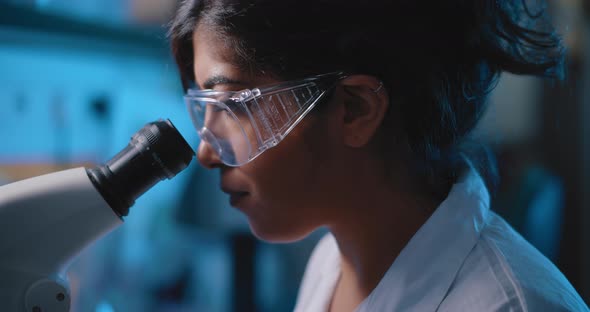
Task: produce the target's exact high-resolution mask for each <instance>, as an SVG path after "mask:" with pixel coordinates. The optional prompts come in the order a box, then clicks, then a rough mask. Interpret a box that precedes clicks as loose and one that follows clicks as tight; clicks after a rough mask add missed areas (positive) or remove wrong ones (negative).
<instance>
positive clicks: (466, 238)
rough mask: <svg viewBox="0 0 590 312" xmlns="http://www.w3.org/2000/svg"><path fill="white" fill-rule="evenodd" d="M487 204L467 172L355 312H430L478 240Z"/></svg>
mask: <svg viewBox="0 0 590 312" xmlns="http://www.w3.org/2000/svg"><path fill="white" fill-rule="evenodd" d="M489 202H490V196H489V193H488V191H487V189H486V187H485V185H484V183H483V181H482V179H481V177H480V176H479V174H478V173H477V172H476V171H475V170H474V169H473V168H471V170H469V171H468V172H467V174H466V175H464V176H463V177H462V178H461V179H460V180H459V182H458V183H456V184H455V185H453V187H452V188H451V191H450V192H449V195H448V197H447V198H446V199H445V200H444V201H443V202H442V203H441V205H440V206H439V207H438V208H437V209H436V211H435V212H434V213H433V214H432V216H431V217H430V218H429V219H428V220H427V221H426V223H425V224H424V225H423V226H422V227H421V228H420V229H419V230H418V232H416V234H415V235H414V236H413V237H412V239H411V240H410V241H409V243H408V244H407V245H406V247H405V248H404V249H403V250H402V251H401V253H400V254H399V256H398V257H397V258H396V260H395V261H394V263H393V264H392V265H391V267H390V268H389V270H388V271H387V272H386V273H385V276H384V277H383V279H382V280H381V282H380V283H379V284H378V285H377V287H376V288H375V289H374V290H373V292H372V293H371V294H370V295H369V297H367V298H366V299H365V300H364V301H363V303H362V304H361V305H360V306H359V308H358V309H357V311H358V312H365V311H435V310H436V309H437V308H438V306H439V305H440V303H441V302H442V301H443V299H444V298H445V296H446V294H447V292H448V290H449V288H450V286H451V284H452V282H453V280H454V279H455V276H456V275H457V273H458V271H459V269H460V268H461V266H462V264H463V262H464V261H465V259H466V258H467V256H468V254H469V253H470V251H471V250H472V249H473V247H474V246H475V244H476V242H477V240H478V239H479V236H480V234H481V231H482V229H483V227H484V225H485V223H486V219H487V217H488V212H489Z"/></svg>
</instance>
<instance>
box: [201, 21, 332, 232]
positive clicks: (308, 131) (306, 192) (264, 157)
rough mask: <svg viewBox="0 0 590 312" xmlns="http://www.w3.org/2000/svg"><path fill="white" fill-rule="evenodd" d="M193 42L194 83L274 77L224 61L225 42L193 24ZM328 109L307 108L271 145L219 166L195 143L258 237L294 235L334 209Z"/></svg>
mask: <svg viewBox="0 0 590 312" xmlns="http://www.w3.org/2000/svg"><path fill="white" fill-rule="evenodd" d="M193 48H194V64H195V65H194V73H195V77H196V83H197V84H198V86H199V88H202V89H214V90H219V91H237V90H241V89H246V88H248V89H251V88H254V87H260V86H264V85H268V84H273V83H277V82H279V81H278V80H276V79H273V78H272V77H271V76H264V75H252V73H247V72H244V71H241V70H240V69H239V68H238V67H237V66H236V65H234V64H233V63H232V62H231V61H230V60H232V59H233V55H232V49H231V47H228V46H227V43H226V41H223V40H221V39H219V38H218V37H216V35H215V34H214V33H213V32H211V31H209V30H208V28H207V27H203V26H198V27H197V29H196V31H195V34H194V37H193ZM318 74H319V73H318ZM325 104H329V103H325ZM328 113H329V111H328V110H325V112H324V111H322V112H321V113H318V112H315V113H311V114H308V115H307V116H306V117H305V118H304V119H303V120H302V121H301V122H300V123H299V124H298V125H297V126H296V127H295V129H293V131H292V132H291V133H290V134H289V135H287V137H286V138H285V139H284V140H283V141H281V142H280V143H279V144H278V145H277V146H276V147H274V148H271V149H269V150H267V151H265V152H264V153H262V154H261V155H260V156H259V157H258V158H256V159H254V160H253V161H251V162H249V163H247V164H245V165H243V166H241V167H228V166H225V165H224V164H223V163H221V162H220V161H219V158H218V155H217V154H215V153H214V152H213V150H212V149H211V147H210V146H209V145H208V144H207V143H205V142H203V141H202V142H201V144H200V145H199V150H198V159H199V161H200V163H201V164H202V165H203V166H205V167H207V168H210V169H213V168H218V169H219V171H220V174H221V186H220V187H221V189H222V190H223V191H224V192H226V193H228V194H229V196H230V202H231V205H232V206H234V207H236V208H237V209H239V210H241V211H242V212H243V213H245V214H246V216H247V217H248V220H249V223H250V227H251V229H252V231H253V232H254V234H255V235H256V236H258V237H259V238H261V239H264V240H268V241H292V240H297V239H301V238H303V237H304V236H305V235H307V234H309V233H310V232H311V231H313V230H314V229H316V228H317V227H319V226H322V225H325V224H327V223H328V222H329V220H330V216H331V215H332V213H331V212H330V211H331V210H334V209H333V208H332V207H330V206H329V202H330V201H329V198H330V196H331V195H332V194H334V193H336V192H337V191H338V190H337V184H336V182H335V180H336V179H337V178H338V176H339V175H340V174H342V170H339V169H338V168H342V167H340V165H339V164H338V160H337V159H338V157H336V156H337V155H338V148H337V146H336V145H335V142H336V141H337V140H332V139H331V137H332V136H333V134H332V132H333V131H331V129H330V121H329V120H328V119H329V114H328Z"/></svg>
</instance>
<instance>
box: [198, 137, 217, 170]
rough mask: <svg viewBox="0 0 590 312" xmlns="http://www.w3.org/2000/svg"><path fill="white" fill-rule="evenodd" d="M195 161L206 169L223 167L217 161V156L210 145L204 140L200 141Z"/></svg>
mask: <svg viewBox="0 0 590 312" xmlns="http://www.w3.org/2000/svg"><path fill="white" fill-rule="evenodd" d="M197 159H198V160H199V162H200V163H201V165H202V166H203V167H205V168H207V169H214V168H218V167H220V166H222V165H223V163H222V162H221V160H220V159H219V155H217V153H216V152H215V151H214V150H213V148H212V147H211V145H210V144H209V143H207V141H205V140H201V142H200V143H199V148H198V152H197Z"/></svg>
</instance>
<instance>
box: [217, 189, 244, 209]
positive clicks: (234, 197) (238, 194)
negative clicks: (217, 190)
mask: <svg viewBox="0 0 590 312" xmlns="http://www.w3.org/2000/svg"><path fill="white" fill-rule="evenodd" d="M221 190H222V191H223V192H224V193H226V194H227V195H229V204H230V205H232V206H233V207H236V206H238V205H239V204H240V202H241V201H242V200H243V199H244V198H245V197H246V196H248V194H249V193H248V192H244V191H237V190H235V189H231V188H226V187H223V186H222V187H221Z"/></svg>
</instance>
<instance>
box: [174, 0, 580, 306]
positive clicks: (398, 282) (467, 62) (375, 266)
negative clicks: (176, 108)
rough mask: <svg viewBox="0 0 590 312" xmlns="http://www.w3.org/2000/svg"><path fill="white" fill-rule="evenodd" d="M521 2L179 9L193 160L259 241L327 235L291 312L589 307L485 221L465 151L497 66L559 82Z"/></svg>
mask: <svg viewBox="0 0 590 312" xmlns="http://www.w3.org/2000/svg"><path fill="white" fill-rule="evenodd" d="M523 4H524V1H522V2H521V1H497V0H477V1H459V0H454V1H428V2H427V3H426V2H424V1H408V0H397V1H396V0H389V1H385V0H372V1H341V0H340V1H337V0H323V1H319V0H304V1H303V0H280V1H276V0H275V1H273V0H253V1H239V0H202V1H184V2H183V3H182V5H181V7H180V8H179V10H178V13H177V16H176V17H175V19H174V21H173V23H172V27H171V31H170V36H171V39H172V47H173V52H174V56H175V58H176V61H177V63H178V66H179V70H180V73H181V78H182V82H183V86H184V88H185V90H186V91H187V95H186V100H187V104H188V108H189V111H190V113H191V117H192V118H193V121H194V123H195V125H196V127H197V130H198V131H199V134H200V136H201V138H202V142H201V144H200V146H199V150H198V158H199V161H200V162H201V164H202V165H204V166H205V167H207V168H210V169H219V171H220V174H221V180H222V182H221V188H222V190H223V191H224V192H226V193H227V194H229V196H230V201H231V204H232V206H235V207H236V208H238V209H239V210H241V211H243V212H244V213H245V214H246V215H247V217H248V220H249V223H250V227H251V229H252V231H253V233H254V234H255V235H256V236H257V237H259V238H260V239H263V240H266V241H278V242H289V241H295V240H299V239H302V238H304V237H305V236H306V235H308V234H309V233H311V232H312V231H314V230H315V229H317V228H319V227H327V228H328V229H329V231H330V234H328V235H327V236H326V237H325V238H324V239H322V240H321V241H320V243H319V244H318V246H317V247H316V249H315V251H314V253H313V254H312V256H311V259H310V261H309V264H308V267H307V270H306V273H305V275H304V278H303V282H302V285H301V289H300V294H299V298H298V301H297V305H296V308H295V309H296V310H297V311H355V310H357V311H434V310H441V311H496V310H500V311H504V310H505V311H508V310H517V311H520V310H524V311H540V310H543V311H549V310H558V311H562V310H563V311H579V310H587V307H586V306H585V304H584V303H583V301H582V300H581V298H580V297H579V295H578V294H577V293H576V292H575V290H574V289H573V288H572V286H571V285H570V284H569V282H568V281H567V280H566V279H565V277H564V276H563V275H562V274H561V273H560V272H559V271H558V269H557V268H556V267H555V266H554V265H553V264H551V263H550V262H549V261H548V260H547V259H546V258H545V257H544V256H542V255H541V254H540V253H539V252H538V251H536V250H535V249H534V248H533V247H532V246H531V245H529V244H528V243H527V242H526V241H524V240H523V239H522V238H521V237H520V236H519V235H518V234H517V233H516V232H514V231H513V230H512V229H511V228H510V227H509V226H508V225H507V224H506V222H505V221H503V220H502V219H501V218H500V217H499V216H497V215H495V214H494V213H493V212H491V211H489V208H488V207H489V201H490V196H489V190H491V189H493V186H494V184H495V183H494V174H493V173H494V170H493V163H492V162H491V161H489V157H486V155H487V153H485V150H484V149H482V148H479V147H477V145H476V144H473V143H469V139H468V137H469V134H470V132H471V130H472V129H473V128H474V126H475V125H476V124H477V121H478V120H479V118H480V117H481V115H482V113H483V112H484V110H485V107H486V98H487V95H488V93H489V92H490V91H491V90H492V89H493V87H494V86H495V83H496V80H497V78H498V76H499V74H500V73H501V72H502V71H509V72H512V73H517V74H529V75H539V76H547V77H557V76H559V74H560V72H561V64H562V60H563V55H564V51H563V50H564V49H563V46H562V44H561V41H560V38H559V37H558V36H557V35H556V34H555V33H554V31H553V28H552V26H551V25H550V24H549V23H548V22H547V19H546V16H545V15H544V14H543V12H542V11H539V10H536V9H535V8H531V7H526V6H524V5H523ZM537 11H538V12H537Z"/></svg>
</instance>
